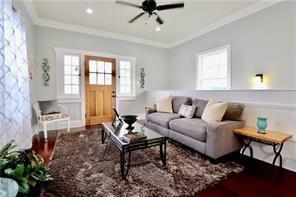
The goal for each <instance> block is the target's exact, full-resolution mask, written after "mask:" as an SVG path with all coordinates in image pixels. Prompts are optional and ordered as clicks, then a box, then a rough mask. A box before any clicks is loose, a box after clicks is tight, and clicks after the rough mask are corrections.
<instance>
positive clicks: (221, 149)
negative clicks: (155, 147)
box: [145, 97, 245, 159]
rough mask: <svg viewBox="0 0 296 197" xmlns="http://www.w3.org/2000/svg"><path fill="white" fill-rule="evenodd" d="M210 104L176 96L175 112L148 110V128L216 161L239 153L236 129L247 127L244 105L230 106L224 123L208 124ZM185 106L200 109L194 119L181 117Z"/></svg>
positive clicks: (174, 102) (173, 104)
mask: <svg viewBox="0 0 296 197" xmlns="http://www.w3.org/2000/svg"><path fill="white" fill-rule="evenodd" d="M207 102H208V101H207V100H202V99H194V100H192V99H191V98H190V97H174V98H173V100H172V107H173V112H174V113H163V112H157V111H156V110H154V109H151V108H146V113H145V116H146V126H147V127H149V128H151V129H153V130H155V131H157V132H159V133H161V134H163V135H165V136H167V137H169V138H171V139H173V140H175V141H177V142H180V143H182V144H184V145H186V146H189V147H191V148H193V149H194V150H196V151H198V152H200V153H202V154H205V155H207V156H209V157H210V158H212V159H217V158H220V157H222V156H224V155H227V154H229V153H232V152H234V151H237V150H239V149H240V148H241V147H242V143H241V141H240V140H239V139H238V137H237V136H236V135H234V134H233V132H232V130H233V129H235V128H242V127H243V126H244V125H245V122H244V121H243V120H241V119H240V117H241V114H242V112H243V110H244V105H242V104H237V103H229V104H228V108H227V111H226V113H225V115H224V117H223V119H222V121H221V122H211V123H207V122H205V121H203V120H202V119H201V116H202V113H203V111H204V109H205V106H206V105H207ZM182 104H187V105H195V106H197V109H196V111H195V115H194V117H193V118H192V119H188V118H183V117H180V116H179V115H178V111H179V109H180V107H181V105H182Z"/></svg>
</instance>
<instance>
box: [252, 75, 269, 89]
mask: <svg viewBox="0 0 296 197" xmlns="http://www.w3.org/2000/svg"><path fill="white" fill-rule="evenodd" d="M254 88H255V89H261V90H262V89H266V88H267V86H266V84H265V81H264V79H263V74H256V75H255V80H254Z"/></svg>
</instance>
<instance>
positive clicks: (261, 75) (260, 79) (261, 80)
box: [255, 74, 263, 84]
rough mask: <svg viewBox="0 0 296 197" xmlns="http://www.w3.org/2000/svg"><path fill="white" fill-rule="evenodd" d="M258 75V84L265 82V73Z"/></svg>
mask: <svg viewBox="0 0 296 197" xmlns="http://www.w3.org/2000/svg"><path fill="white" fill-rule="evenodd" d="M255 77H256V84H260V83H263V74H257V75H255Z"/></svg>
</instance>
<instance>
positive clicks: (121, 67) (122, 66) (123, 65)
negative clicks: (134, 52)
mask: <svg viewBox="0 0 296 197" xmlns="http://www.w3.org/2000/svg"><path fill="white" fill-rule="evenodd" d="M119 65H120V69H125V62H123V61H120V64H119Z"/></svg>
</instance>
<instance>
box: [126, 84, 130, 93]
mask: <svg viewBox="0 0 296 197" xmlns="http://www.w3.org/2000/svg"><path fill="white" fill-rule="evenodd" d="M126 93H127V94H130V93H131V87H130V86H126Z"/></svg>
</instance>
